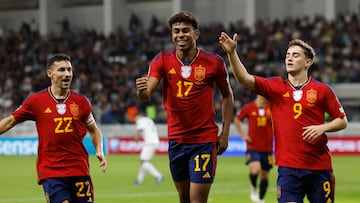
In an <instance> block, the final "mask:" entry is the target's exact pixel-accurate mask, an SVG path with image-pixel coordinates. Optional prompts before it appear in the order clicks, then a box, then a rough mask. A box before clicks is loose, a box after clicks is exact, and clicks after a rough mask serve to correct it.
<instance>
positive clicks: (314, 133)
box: [302, 117, 348, 142]
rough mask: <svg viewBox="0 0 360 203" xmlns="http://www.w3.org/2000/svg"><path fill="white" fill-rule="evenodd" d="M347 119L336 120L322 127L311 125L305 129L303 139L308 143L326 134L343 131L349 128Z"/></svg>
mask: <svg viewBox="0 0 360 203" xmlns="http://www.w3.org/2000/svg"><path fill="white" fill-rule="evenodd" d="M347 123H348V122H347V118H346V117H344V118H336V119H334V120H332V121H331V122H328V123H324V124H321V125H311V126H306V127H303V129H304V132H303V133H302V136H303V139H304V141H306V142H313V141H314V140H316V139H317V138H318V137H319V136H321V135H323V134H324V133H325V132H335V131H338V130H342V129H344V128H346V126H347Z"/></svg>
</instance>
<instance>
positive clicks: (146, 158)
mask: <svg viewBox="0 0 360 203" xmlns="http://www.w3.org/2000/svg"><path fill="white" fill-rule="evenodd" d="M134 121H135V128H136V136H135V142H138V141H139V140H140V139H141V138H142V139H143V141H144V145H143V147H142V149H141V152H140V161H141V166H140V169H139V172H138V175H137V178H136V180H135V182H134V184H136V185H140V184H142V183H143V181H144V177H145V173H147V172H148V173H150V174H151V175H152V176H154V178H155V183H156V184H160V183H161V182H162V181H163V179H164V176H163V175H162V174H161V173H160V172H159V171H158V170H157V169H156V168H155V167H154V165H153V164H152V163H151V162H150V161H151V159H152V158H153V157H154V155H155V153H156V150H157V149H158V147H159V143H160V140H159V134H158V130H157V128H156V125H155V123H154V121H153V120H152V119H150V118H149V117H146V116H144V115H143V114H142V113H137V114H136V115H135V118H134Z"/></svg>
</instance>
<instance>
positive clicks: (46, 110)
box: [44, 107, 52, 113]
mask: <svg viewBox="0 0 360 203" xmlns="http://www.w3.org/2000/svg"><path fill="white" fill-rule="evenodd" d="M44 113H52V111H51V109H50V108H49V107H47V108H46V109H45V111H44Z"/></svg>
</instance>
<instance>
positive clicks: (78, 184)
mask: <svg viewBox="0 0 360 203" xmlns="http://www.w3.org/2000/svg"><path fill="white" fill-rule="evenodd" d="M41 184H42V185H43V189H44V192H45V197H46V199H49V200H50V202H51V203H61V202H62V201H64V200H69V201H70V202H71V203H93V202H94V190H93V185H92V182H91V178H90V177H88V176H81V177H68V178H48V179H45V180H43V181H42V182H41Z"/></svg>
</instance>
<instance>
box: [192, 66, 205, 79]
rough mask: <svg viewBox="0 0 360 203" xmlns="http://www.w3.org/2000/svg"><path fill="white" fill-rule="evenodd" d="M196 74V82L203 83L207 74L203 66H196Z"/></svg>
mask: <svg viewBox="0 0 360 203" xmlns="http://www.w3.org/2000/svg"><path fill="white" fill-rule="evenodd" d="M194 72H195V73H194V74H195V75H194V77H195V79H196V80H198V81H202V80H204V79H205V73H206V71H205V67H203V66H201V65H200V66H196V67H195V71H194Z"/></svg>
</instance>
